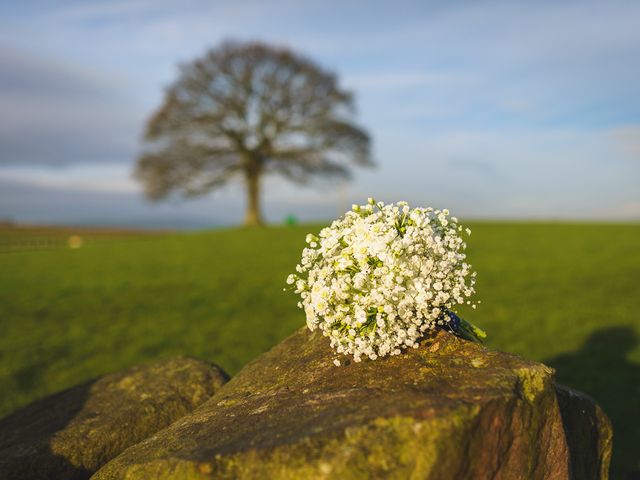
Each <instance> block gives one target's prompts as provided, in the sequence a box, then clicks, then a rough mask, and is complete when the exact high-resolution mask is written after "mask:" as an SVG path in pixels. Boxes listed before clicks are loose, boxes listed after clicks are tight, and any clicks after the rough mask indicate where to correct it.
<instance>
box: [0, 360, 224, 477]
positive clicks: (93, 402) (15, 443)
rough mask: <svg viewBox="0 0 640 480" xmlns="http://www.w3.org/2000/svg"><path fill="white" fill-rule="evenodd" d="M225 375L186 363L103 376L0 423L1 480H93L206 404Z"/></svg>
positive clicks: (158, 363)
mask: <svg viewBox="0 0 640 480" xmlns="http://www.w3.org/2000/svg"><path fill="white" fill-rule="evenodd" d="M227 380H228V376H227V374H226V373H224V372H223V371H222V370H221V369H220V368H219V367H217V366H215V365H212V364H210V363H207V362H204V361H201V360H197V359H193V358H187V357H177V358H170V359H166V360H161V361H156V362H154V363H149V364H143V365H140V366H137V367H134V368H131V369H129V370H126V371H123V372H119V373H113V374H109V375H105V376H103V377H101V378H99V379H97V380H94V381H91V382H88V383H85V384H82V385H78V386H76V387H72V388H70V389H68V390H64V391H62V392H60V393H57V394H55V395H52V396H50V397H47V398H44V399H42V400H40V401H37V402H35V403H33V404H31V405H29V406H27V407H25V408H23V409H22V410H19V411H17V412H15V413H13V414H12V415H9V416H8V417H6V418H4V419H2V420H0V479H3V480H4V479H7V480H17V479H20V480H28V479H82V478H89V477H90V476H91V475H92V474H93V473H94V472H95V471H96V470H98V469H99V468H100V467H101V466H102V465H104V464H105V463H106V462H108V461H109V460H111V459H112V458H114V457H115V456H117V455H118V454H119V453H121V452H122V451H123V450H125V449H126V448H127V447H130V446H131V445H134V444H136V443H138V442H139V441H141V440H143V439H145V438H147V437H149V436H150V435H152V434H153V433H155V432H157V431H158V430H161V429H163V428H165V427H167V426H168V425H170V424H171V423H172V422H173V421H175V420H177V419H178V418H180V417H182V416H184V415H186V414H187V413H189V412H191V411H193V409H194V408H195V407H197V406H198V405H200V404H201V403H202V402H204V401H205V400H207V399H209V398H210V397H211V396H212V395H213V394H214V393H215V392H216V391H217V390H218V389H219V388H220V387H221V386H222V385H223V384H224V383H226V381H227Z"/></svg>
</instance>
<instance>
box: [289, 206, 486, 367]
mask: <svg viewBox="0 0 640 480" xmlns="http://www.w3.org/2000/svg"><path fill="white" fill-rule="evenodd" d="M462 232H463V229H462V227H461V226H460V225H459V224H458V219H457V218H455V217H449V211H448V210H446V209H444V210H437V209H433V208H430V207H429V208H414V209H411V208H410V207H409V205H408V204H407V202H398V203H396V204H395V205H393V204H390V205H385V204H384V203H382V202H376V201H375V200H374V199H373V198H369V199H368V201H367V204H366V205H353V206H352V209H351V211H349V212H347V213H346V214H345V215H344V216H342V217H341V218H339V219H337V220H335V221H334V222H333V223H332V224H331V226H329V227H327V228H324V229H323V230H322V231H321V232H320V233H319V235H317V236H316V235H313V234H309V235H307V237H306V243H307V244H308V245H307V247H306V248H305V249H304V250H303V252H302V259H301V261H300V264H299V265H297V266H296V272H297V273H294V274H291V275H289V276H288V277H287V284H289V285H295V292H296V293H297V294H299V295H300V298H301V302H299V303H298V306H299V307H300V308H302V309H303V310H304V311H305V315H306V317H307V326H308V327H309V329H310V330H315V329H319V330H320V331H321V332H322V334H323V335H325V336H327V337H329V339H330V342H331V346H332V347H333V348H334V349H335V350H336V352H338V353H344V354H347V355H352V356H353V358H354V361H356V362H359V361H361V360H362V358H369V359H371V360H375V359H376V358H379V357H385V356H387V355H399V354H400V353H401V351H402V350H403V349H405V348H410V347H412V348H416V347H417V346H418V340H419V338H420V337H421V336H422V335H424V332H426V331H427V330H431V329H434V328H436V327H437V326H438V325H445V324H447V322H448V321H449V320H448V317H447V315H448V314H449V313H448V312H452V311H453V309H454V308H455V306H456V305H460V304H470V303H471V302H470V301H469V297H471V296H472V295H473V294H474V293H475V290H474V284H475V272H472V271H471V266H470V265H469V264H468V263H466V261H465V259H466V256H465V254H464V250H465V248H466V244H465V243H464V241H463V240H462V238H461V236H460V235H461V233H462ZM466 233H467V234H470V233H471V232H470V230H469V229H466ZM472 306H474V307H475V304H472ZM456 318H457V317H456ZM479 332H481V331H480V330H479ZM334 364H335V365H337V366H338V365H340V361H339V360H337V359H336V360H334Z"/></svg>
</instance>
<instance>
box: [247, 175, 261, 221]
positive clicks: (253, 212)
mask: <svg viewBox="0 0 640 480" xmlns="http://www.w3.org/2000/svg"><path fill="white" fill-rule="evenodd" d="M245 178H246V180H247V210H246V213H245V216H244V224H245V225H247V226H251V227H255V226H258V225H262V223H263V222H262V213H261V211H260V171H259V169H247V170H246V174H245Z"/></svg>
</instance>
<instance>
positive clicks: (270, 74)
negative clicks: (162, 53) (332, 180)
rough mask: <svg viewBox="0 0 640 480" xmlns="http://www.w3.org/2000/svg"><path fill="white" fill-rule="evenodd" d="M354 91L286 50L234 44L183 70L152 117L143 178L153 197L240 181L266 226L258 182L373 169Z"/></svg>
mask: <svg viewBox="0 0 640 480" xmlns="http://www.w3.org/2000/svg"><path fill="white" fill-rule="evenodd" d="M353 114H354V101H353V95H352V94H351V92H349V91H346V90H343V89H341V88H340V87H339V86H338V81H337V78H336V75H335V74H333V73H332V72H328V71H325V70H323V69H322V68H321V67H319V66H318V65H316V64H315V63H313V62H312V61H311V60H309V59H307V58H306V57H304V56H302V55H299V54H297V53H294V52H293V51H291V50H289V49H288V48H281V47H273V46H269V45H266V44H263V43H259V42H250V43H237V42H227V43H224V44H222V45H221V46H220V47H218V48H214V49H212V50H209V51H208V52H207V53H206V54H205V55H204V56H203V57H201V58H198V59H196V60H195V61H193V62H190V63H185V64H183V65H181V66H180V73H179V76H178V78H177V80H176V81H175V82H174V83H173V84H172V85H170V86H169V88H168V89H167V90H166V93H165V98H164V101H163V103H162V105H161V106H160V108H159V109H158V110H157V111H156V112H155V113H154V114H153V116H152V117H151V118H150V120H149V122H148V124H147V129H146V134H145V139H146V148H145V150H144V152H143V154H142V155H141V156H140V158H139V159H138V163H137V166H136V171H135V176H136V178H138V179H139V180H140V181H141V182H142V184H143V185H144V188H145V193H146V194H147V196H148V197H149V198H151V199H154V200H157V199H161V198H164V197H166V196H168V195H170V194H172V193H181V194H182V195H185V196H196V195H201V194H205V193H207V192H209V191H211V190H212V189H214V188H216V187H219V186H221V185H223V184H225V183H226V182H228V181H229V180H231V179H232V178H234V177H236V176H239V177H242V178H244V180H245V182H246V187H247V214H246V218H245V222H246V223H248V224H259V223H261V222H262V217H261V212H260V180H261V178H262V177H263V176H264V175H267V174H278V175H282V176H284V177H286V178H287V179H290V180H293V181H295V182H298V183H303V184H304V183H307V182H309V181H310V180H311V179H313V178H316V177H318V176H320V177H338V178H340V177H341V178H348V177H349V175H350V169H349V166H350V165H359V166H368V165H372V162H371V159H370V140H369V135H368V134H367V132H366V131H364V130H363V129H361V128H360V127H358V126H357V125H356V124H354V123H352V117H353Z"/></svg>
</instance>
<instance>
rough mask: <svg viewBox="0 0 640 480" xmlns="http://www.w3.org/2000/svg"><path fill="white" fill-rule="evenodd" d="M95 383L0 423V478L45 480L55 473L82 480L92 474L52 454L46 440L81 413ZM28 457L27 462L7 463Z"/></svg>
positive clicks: (58, 395) (45, 401)
mask: <svg viewBox="0 0 640 480" xmlns="http://www.w3.org/2000/svg"><path fill="white" fill-rule="evenodd" d="M94 383H95V380H92V381H90V382H87V383H84V384H82V385H78V386H75V387H73V388H70V389H68V390H65V391H63V392H60V393H57V394H55V395H52V396H51V397H47V398H44V399H42V400H39V401H37V402H34V403H32V404H30V405H28V406H27V407H25V408H22V409H20V410H18V411H16V412H14V413H13V414H12V415H10V416H8V417H6V418H4V419H2V420H0V432H3V435H2V437H1V438H0V478H2V479H16V478H32V479H38V478H42V479H48V478H51V477H50V476H49V475H50V474H51V472H55V473H56V474H57V475H59V477H57V478H64V479H73V480H76V479H78V480H79V479H85V478H89V477H90V476H91V474H92V472H91V471H89V470H86V469H84V468H81V467H78V466H74V465H73V464H72V463H71V462H70V461H69V459H68V458H65V457H64V456H62V455H58V454H56V453H54V452H53V451H52V449H51V444H50V442H49V440H50V439H51V438H53V437H55V435H56V433H58V432H61V431H64V429H65V428H66V427H67V426H68V425H69V424H70V423H71V422H72V420H73V419H74V418H75V417H76V416H77V415H78V413H79V412H81V411H82V408H83V406H84V404H85V401H86V399H87V397H88V396H89V393H90V391H91V386H92V385H93V384H94ZM24 454H28V457H29V461H25V462H20V463H16V462H12V461H10V460H9V459H11V458H15V457H23V456H24Z"/></svg>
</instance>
